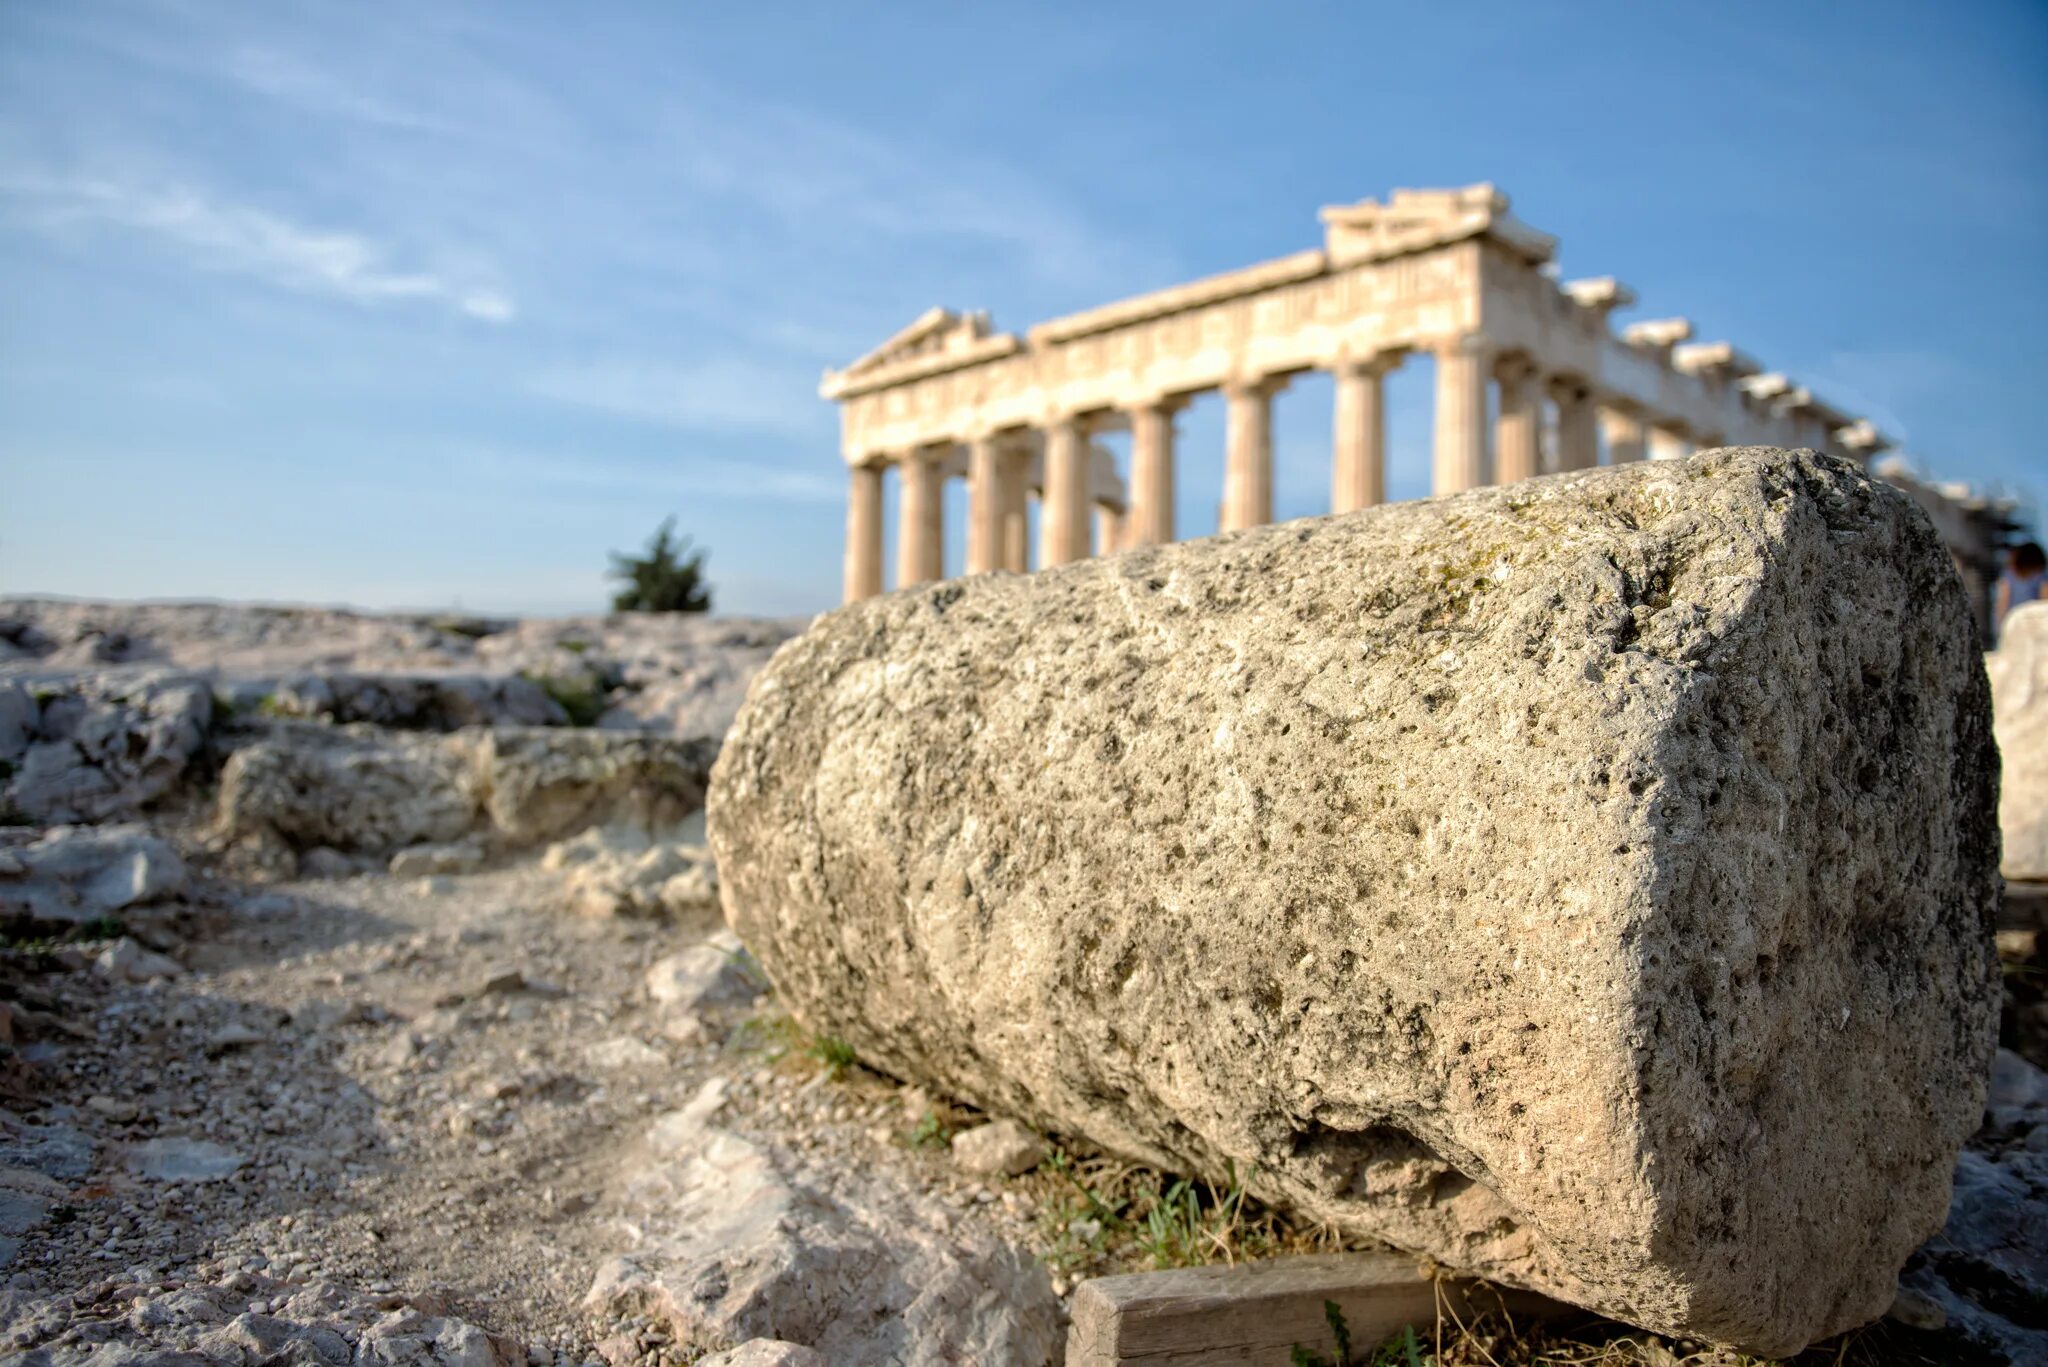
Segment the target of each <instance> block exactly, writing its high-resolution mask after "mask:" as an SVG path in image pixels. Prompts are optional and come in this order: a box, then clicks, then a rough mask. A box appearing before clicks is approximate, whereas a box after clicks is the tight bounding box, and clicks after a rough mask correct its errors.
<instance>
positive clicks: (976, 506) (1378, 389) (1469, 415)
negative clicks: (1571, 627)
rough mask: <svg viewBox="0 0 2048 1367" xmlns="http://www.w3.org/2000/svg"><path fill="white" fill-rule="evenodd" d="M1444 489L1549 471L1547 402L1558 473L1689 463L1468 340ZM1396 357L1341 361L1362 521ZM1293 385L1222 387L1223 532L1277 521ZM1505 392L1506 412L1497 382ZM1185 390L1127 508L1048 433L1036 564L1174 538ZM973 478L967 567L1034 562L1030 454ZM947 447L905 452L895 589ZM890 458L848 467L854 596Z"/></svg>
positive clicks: (876, 554) (937, 504)
mask: <svg viewBox="0 0 2048 1367" xmlns="http://www.w3.org/2000/svg"><path fill="white" fill-rule="evenodd" d="M1435 354H1436V427H1435V434H1434V436H1435V443H1434V449H1435V454H1434V464H1435V469H1434V480H1433V482H1434V486H1435V491H1436V492H1437V493H1439V494H1444V493H1455V492H1458V491H1460V490H1464V489H1473V488H1478V487H1480V486H1482V485H1486V484H1492V483H1502V484H1506V483H1513V482H1515V481H1518V480H1523V479H1528V478H1531V477H1533V476H1535V475H1537V474H1539V473H1541V471H1542V466H1543V460H1542V445H1543V437H1542V433H1543V402H1544V400H1545V398H1546V397H1547V398H1548V399H1549V401H1550V402H1551V404H1552V405H1554V407H1555V410H1556V415H1557V416H1556V425H1555V429H1554V433H1555V443H1556V459H1555V461H1554V467H1555V468H1556V469H1559V470H1579V469H1586V468H1589V467H1591V466H1594V465H1597V464H1599V462H1600V446H1601V442H1602V440H1603V438H1604V440H1605V442H1606V446H1607V450H1608V460H1609V462H1610V463H1620V462H1623V461H1629V460H1641V459H1644V458H1646V457H1648V458H1652V459H1657V458H1666V457H1670V456H1675V455H1683V454H1684V453H1685V451H1686V450H1687V449H1688V444H1687V442H1686V441H1685V439H1684V437H1683V436H1682V434H1680V433H1678V432H1675V431H1672V430H1669V429H1666V428H1662V427H1654V426H1651V425H1649V424H1647V423H1646V422H1645V421H1644V420H1643V419H1642V417H1640V416H1639V415H1636V414H1634V413H1632V412H1629V411H1626V410H1623V409H1619V408H1613V407H1603V406H1602V405H1600V404H1599V403H1598V402H1597V401H1596V397H1595V395H1594V393H1593V390H1592V387H1591V386H1590V385H1589V384H1587V383H1586V382H1585V381H1584V380H1582V379H1580V378H1578V377H1576V376H1570V375H1545V374H1543V373H1542V372H1541V371H1540V369H1539V368H1538V367H1537V366H1536V365H1535V364H1534V363H1533V362H1532V361H1530V360H1529V359H1528V358H1527V357H1524V356H1521V355H1519V354H1508V355H1502V354H1500V353H1499V352H1497V351H1495V350H1494V349H1493V348H1492V347H1490V346H1489V345H1488V344H1487V342H1486V341H1485V339H1483V338H1465V339H1460V340H1458V341H1455V342H1452V343H1448V344H1446V345H1444V346H1441V347H1439V348H1438V349H1437V350H1436V353H1435ZM1400 361H1401V357H1400V354H1399V353H1386V354H1382V355H1377V356H1368V357H1362V358H1356V359H1346V360H1343V361H1340V362H1338V363H1337V364H1335V365H1334V366H1332V367H1331V370H1332V378H1333V379H1334V381H1335V392H1336V401H1335V405H1334V408H1335V411H1334V414H1333V417H1334V432H1333V440H1332V461H1331V477H1330V510H1331V511H1332V512H1334V513H1345V512H1352V511H1355V510H1357V509H1360V508H1368V507H1371V506H1373V505H1375V504H1378V503H1381V502H1384V501H1385V499H1386V397H1385V383H1384V382H1385V377H1386V375H1387V373H1388V372H1389V371H1391V370H1393V369H1394V368H1395V367H1396V366H1398V365H1399V364H1400ZM1287 383H1288V377H1285V376H1266V377H1260V378H1256V379H1247V380H1243V381H1236V382H1233V383H1230V384H1227V385H1225V386H1224V388H1223V394H1224V399H1225V403H1226V405H1227V412H1226V417H1225V452H1224V471H1223V501H1222V508H1221V515H1220V517H1219V529H1220V530H1222V531H1235V530H1238V529H1240V528H1244V527H1254V526H1258V525H1261V524H1263V523H1267V522H1270V521H1272V520H1273V397H1274V395H1276V394H1278V393H1279V392H1280V391H1282V390H1283V389H1285V388H1286V386H1287ZM1491 385H1498V387H1499V399H1498V403H1497V405H1496V404H1493V403H1490V402H1489V386H1491ZM1188 397H1189V396H1186V395H1172V396H1159V397H1156V398H1153V399H1149V400H1146V401H1143V402H1140V403H1137V404H1134V405H1132V406H1131V407H1130V408H1129V409H1128V410H1127V411H1126V414H1125V416H1126V418H1127V420H1128V422H1129V425H1130V430H1131V461H1130V480H1129V491H1128V499H1129V506H1128V508H1127V509H1126V510H1125V511H1124V512H1122V513H1118V512H1117V511H1116V510H1113V509H1110V508H1108V507H1103V508H1100V509H1095V508H1094V503H1093V499H1092V496H1091V495H1092V478H1091V477H1092V473H1093V472H1092V469H1091V464H1090V458H1091V447H1090V444H1089V441H1088V433H1087V429H1086V427H1085V425H1084V423H1083V421H1082V420H1081V419H1079V418H1076V417H1060V418H1055V419H1053V420H1051V421H1049V422H1048V423H1047V424H1046V426H1045V428H1044V430H1043V440H1044V464H1043V487H1042V490H1041V493H1040V505H1039V545H1038V562H1039V564H1040V565H1042V566H1050V565H1060V564H1065V563H1066V562H1068V561H1070V560H1078V559H1082V558H1084V557H1086V556H1087V555H1088V554H1090V538H1089V531H1090V528H1089V518H1090V514H1091V510H1093V511H1094V512H1095V513H1096V515H1097V517H1098V518H1099V519H1100V522H1101V525H1100V526H1099V528H1098V530H1099V532H1100V534H1101V535H1100V538H1099V539H1100V543H1101V549H1102V551H1103V553H1105V554H1107V553H1111V552H1115V551H1119V550H1128V549H1132V548H1135V547H1138V546H1149V545H1156V544H1161V543H1165V542H1169V541H1172V540H1173V539H1174V512H1173V509H1174V496H1175V489H1174V415H1175V414H1176V413H1177V412H1178V411H1179V410H1180V409H1181V408H1182V407H1183V406H1184V405H1185V404H1186V403H1187V401H1188ZM966 447H967V478H968V486H969V492H968V527H967V572H968V573H969V574H978V573H982V572H985V571H988V570H997V569H1008V570H1013V571H1016V572H1019V573H1022V572H1024V571H1025V570H1027V569H1029V568H1030V563H1029V562H1030V556H1029V545H1028V531H1027V527H1028V523H1027V520H1026V517H1027V511H1026V510H1027V499H1028V496H1029V489H1028V487H1027V479H1026V468H1025V467H1026V463H1027V457H1026V456H1025V455H1024V454H1023V453H1021V452H1018V451H1016V450H1014V449H1012V448H1011V444H1010V443H1006V442H1005V441H1004V440H1003V438H1002V437H1001V436H1000V435H998V434H982V435H979V436H976V437H974V438H972V439H971V440H969V441H968V442H967V443H966ZM945 455H946V453H945V452H944V451H941V450H936V449H926V450H920V451H913V452H908V453H904V454H903V455H901V456H899V457H898V458H897V461H896V463H897V464H898V466H899V468H900V469H901V472H902V504H901V519H900V522H901V528H900V532H899V537H898V547H897V574H896V579H897V584H898V586H899V587H900V586H904V585H909V584H915V583H919V582H922V581H924V580H929V579H936V578H938V577H939V576H940V574H941V573H942V562H941V555H942V543H943V531H944V524H943V513H942V493H943V487H944V472H943V469H942V462H943V460H944V459H945ZM882 468H883V466H882V463H880V462H875V463H868V464H862V465H857V466H855V467H853V472H852V479H853V487H852V491H851V494H850V496H849V499H848V504H847V544H846V585H845V587H846V597H847V600H848V601H849V602H850V601H852V600H854V599H856V598H864V597H867V596H868V595H870V594H875V593H879V592H881V590H882Z"/></svg>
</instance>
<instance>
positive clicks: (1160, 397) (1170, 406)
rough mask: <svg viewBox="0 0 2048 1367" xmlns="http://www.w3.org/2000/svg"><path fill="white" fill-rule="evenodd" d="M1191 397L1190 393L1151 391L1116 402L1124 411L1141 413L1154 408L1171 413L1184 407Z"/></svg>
mask: <svg viewBox="0 0 2048 1367" xmlns="http://www.w3.org/2000/svg"><path fill="white" fill-rule="evenodd" d="M1193 398H1194V396H1193V395H1192V394H1167V393H1163V392H1159V391H1151V392H1148V393H1142V394H1133V395H1130V396H1129V397H1127V398H1124V399H1122V400H1120V401H1119V402H1118V403H1117V408H1118V410H1119V411H1121V412H1125V413H1143V412H1149V411H1152V410H1155V409H1156V410H1158V411H1159V412H1161V413H1166V414H1173V413H1178V412H1180V410H1181V409H1183V408H1186V407H1187V406H1188V404H1189V402H1190V401H1192V400H1193Z"/></svg>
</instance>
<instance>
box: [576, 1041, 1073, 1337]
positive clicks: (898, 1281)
mask: <svg viewBox="0 0 2048 1367" xmlns="http://www.w3.org/2000/svg"><path fill="white" fill-rule="evenodd" d="M722 1091H723V1089H722V1086H721V1084H719V1083H718V1082H717V1081H716V1080H713V1081H712V1082H710V1083H707V1084H706V1085H705V1088H704V1089H703V1090H701V1091H700V1092H699V1093H698V1096H697V1098H696V1099H695V1100H694V1101H693V1103H692V1105H691V1106H689V1107H686V1108H684V1110H682V1111H679V1112H677V1113H675V1114H673V1115H671V1116H667V1117H664V1118H663V1119H661V1120H660V1121H658V1122H657V1123H656V1124H655V1126H654V1129H653V1131H652V1133H651V1135H650V1142H651V1143H652V1145H653V1146H654V1148H655V1150H656V1153H657V1155H658V1157H659V1160H660V1161H658V1162H656V1163H654V1164H652V1165H650V1166H648V1167H645V1168H643V1169H642V1170H640V1171H639V1172H637V1173H636V1174H635V1175H634V1176H633V1177H632V1179H631V1180H630V1181H629V1182H628V1184H627V1186H626V1189H625V1191H624V1192H623V1194H622V1197H621V1201H622V1205H623V1209H624V1211H625V1214H626V1216H627V1218H628V1219H629V1220H630V1221H631V1224H632V1227H633V1228H634V1229H635V1230H637V1231H638V1237H637V1238H635V1239H634V1241H633V1244H632V1247H631V1248H630V1249H629V1250H628V1251H627V1252H625V1253H623V1254H621V1255H620V1256H619V1257H618V1258H616V1259H614V1260H613V1261H611V1262H609V1263H607V1264H606V1265H605V1266H604V1267H603V1268H602V1269H600V1271H599V1272H598V1274H597V1279H596V1282H595V1283H594V1284H593V1285H592V1287H591V1290H590V1294H589V1297H588V1299H587V1301H586V1304H587V1305H588V1306H589V1307H590V1308H592V1309H593V1310H596V1311H599V1312H606V1311H611V1312H614V1313H615V1312H617V1311H619V1310H622V1309H629V1308H630V1309H647V1310H651V1311H653V1312H654V1313H656V1314H657V1315H659V1316H661V1317H662V1318H663V1319H665V1320H666V1321H667V1323H668V1324H669V1326H670V1328H671V1329H672V1331H673V1332H674V1334H675V1336H676V1340H677V1342H679V1343H680V1344H682V1345H685V1346H689V1347H713V1348H715V1347H724V1346H727V1345H732V1344H737V1343H741V1342H744V1341H746V1340H749V1339H756V1338H771V1337H783V1338H793V1339H795V1340H797V1341H799V1342H801V1343H804V1344H806V1345H808V1346H809V1347H811V1348H813V1349H815V1350H816V1351H817V1352H819V1353H821V1354H822V1355H823V1356H824V1360H825V1361H827V1362H849V1363H851V1362H877V1363H879V1362H892V1363H903V1364H906V1365H919V1367H921V1365H924V1364H929V1365H930V1367H938V1365H939V1364H950V1363H957V1362H991V1363H993V1362H1005V1363H1009V1362H1015V1363H1035V1362H1043V1361H1045V1360H1047V1359H1048V1358H1049V1357H1050V1356H1051V1355H1052V1354H1053V1352H1054V1350H1055V1347H1056V1345H1057V1344H1058V1343H1059V1341H1060V1335H1061V1333H1062V1330H1063V1326H1062V1324H1061V1316H1060V1311H1059V1303H1058V1301H1057V1300H1056V1298H1055V1297H1054V1295H1053V1291H1052V1285H1051V1281H1050V1279H1049V1277H1048V1276H1047V1273H1046V1270H1045V1268H1044V1267H1043V1266H1042V1265H1041V1264H1040V1263H1038V1262H1037V1261H1036V1260H1035V1259H1033V1258H1030V1257H1029V1256H1028V1255H1025V1254H1023V1253H1021V1252H1020V1251H1019V1250H1017V1249H1016V1248H1014V1247H1012V1246H1010V1245H1009V1244H1007V1243H1005V1242H1003V1241H1001V1240H999V1239H994V1238H991V1237H989V1235H988V1234H987V1233H985V1232H983V1231H982V1230H979V1229H977V1228H975V1227H974V1226H973V1225H972V1224H971V1223H969V1222H965V1221H962V1220H960V1219H959V1218H958V1217H957V1215H956V1214H955V1213H954V1212H953V1211H952V1210H951V1209H949V1208H948V1207H946V1206H945V1205H943V1204H941V1203H939V1202H936V1201H932V1200H930V1199H929V1198H926V1197H923V1196H921V1195H919V1194H918V1193H916V1192H915V1191H913V1190H911V1189H908V1188H906V1187H904V1186H902V1185H901V1184H900V1182H898V1181H897V1180H895V1179H892V1178H891V1177H889V1176H888V1175H887V1174H884V1173H881V1172H877V1171H874V1170H872V1169H870V1170H866V1171H845V1170H842V1169H838V1168H836V1167H834V1168H831V1169H824V1170H817V1169H812V1168H810V1167H809V1166H808V1165H807V1164H806V1163H805V1162H804V1161H803V1160H802V1158H801V1157H800V1156H799V1155H798V1154H797V1153H796V1152H794V1151H791V1150H786V1149H778V1148H771V1147H769V1146H766V1145H763V1144H760V1143H758V1142H754V1141H750V1140H747V1139H744V1138H741V1137H740V1136H738V1135H736V1134H733V1133H731V1132H729V1131H726V1130H722V1129H718V1128H715V1127H713V1126H712V1125H710V1124H709V1123H708V1119H709V1115H710V1114H711V1113H712V1112H714V1111H715V1109H716V1106H717V1104H718V1103H719V1101H720V1099H721V1097H722ZM764 1351H765V1350H764ZM771 1360H772V1359H771Z"/></svg>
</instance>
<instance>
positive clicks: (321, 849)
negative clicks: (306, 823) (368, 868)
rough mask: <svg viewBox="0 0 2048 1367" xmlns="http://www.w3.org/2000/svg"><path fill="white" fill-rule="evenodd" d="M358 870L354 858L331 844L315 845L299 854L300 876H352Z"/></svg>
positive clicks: (326, 877)
mask: <svg viewBox="0 0 2048 1367" xmlns="http://www.w3.org/2000/svg"><path fill="white" fill-rule="evenodd" d="M358 871H359V870H358V869H357V868H356V861H355V860H353V859H351V858H349V857H348V856H347V855H345V854H343V853H342V852H341V851H340V850H337V849H335V848H334V847H333V846H331V845H315V846H314V847H313V848H312V849H310V850H307V851H306V852H305V853H304V854H301V855H300V856H299V877H301V878H320V879H333V878H353V877H355V876H356V874H357V872H358Z"/></svg>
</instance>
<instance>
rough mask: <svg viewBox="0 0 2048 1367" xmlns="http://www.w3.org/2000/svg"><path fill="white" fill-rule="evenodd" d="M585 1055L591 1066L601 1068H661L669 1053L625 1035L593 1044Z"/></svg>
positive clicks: (665, 1062)
mask: <svg viewBox="0 0 2048 1367" xmlns="http://www.w3.org/2000/svg"><path fill="white" fill-rule="evenodd" d="M583 1056H584V1058H586V1059H588V1060H589V1062H590V1066H591V1067H593V1068H600V1069H611V1068H659V1067H663V1066H665V1065H666V1064H667V1063H668V1055H666V1054H664V1053H662V1052H661V1050H659V1049H656V1048H655V1047H654V1046H653V1045H650V1044H643V1043H642V1042H641V1041H639V1040H636V1039H633V1038H632V1037H630V1036H625V1035H621V1036H619V1037H618V1038H616V1039H608V1040H603V1041H600V1042H599V1043H597V1044H593V1045H591V1046H590V1047H589V1048H588V1049H586V1050H584V1053H583Z"/></svg>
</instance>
